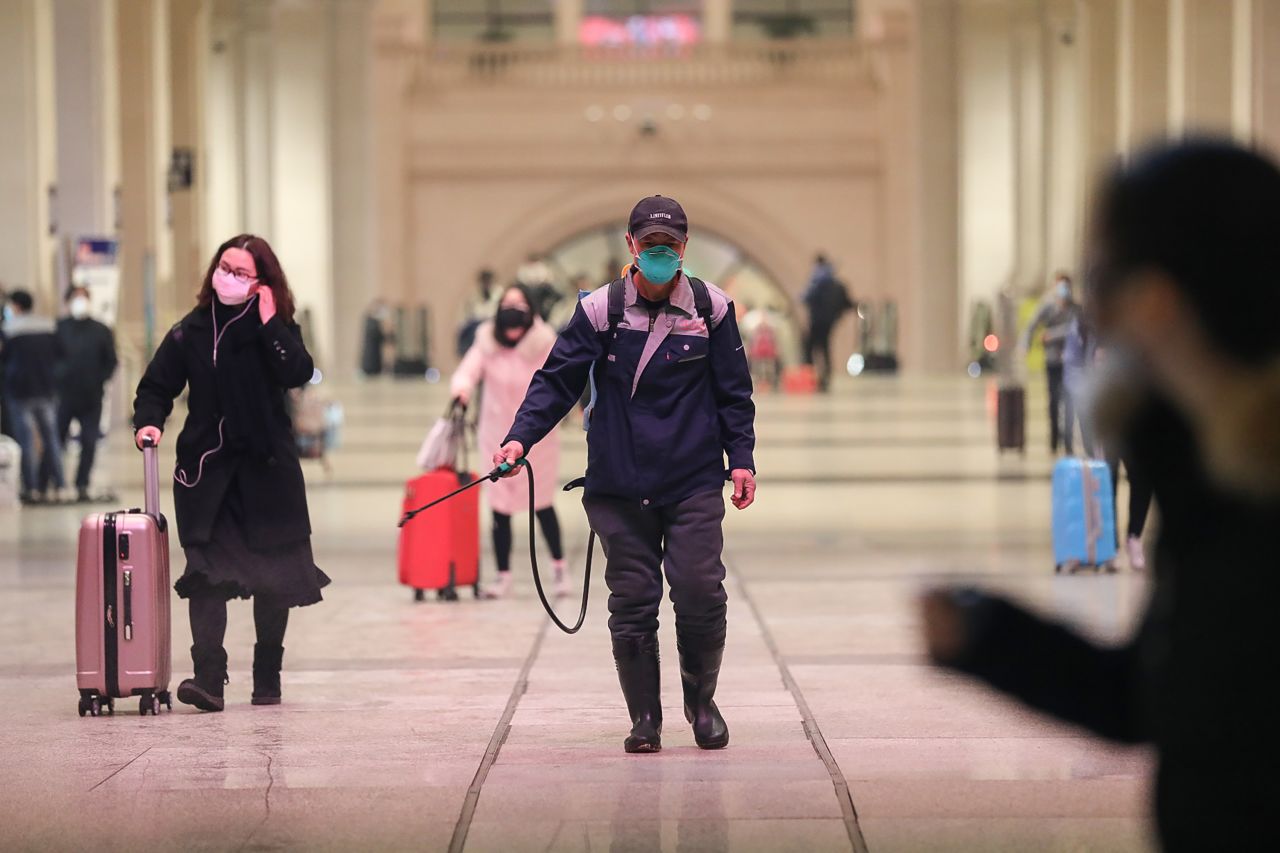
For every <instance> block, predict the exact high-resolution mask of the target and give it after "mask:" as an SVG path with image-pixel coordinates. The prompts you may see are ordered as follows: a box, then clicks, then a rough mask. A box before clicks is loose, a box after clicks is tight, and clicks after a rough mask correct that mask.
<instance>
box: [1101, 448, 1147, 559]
mask: <svg viewBox="0 0 1280 853" xmlns="http://www.w3.org/2000/svg"><path fill="white" fill-rule="evenodd" d="M1122 462H1123V463H1124V470H1125V473H1126V474H1127V475H1128V476H1129V525H1128V526H1129V535H1130V536H1133V537H1138V538H1141V536H1142V531H1143V529H1144V528H1145V527H1146V526H1147V513H1148V512H1150V510H1151V498H1152V491H1151V483H1150V482H1149V481H1148V480H1147V478H1146V476H1145V475H1144V474H1143V473H1142V470H1141V468H1139V469H1137V470H1135V469H1134V468H1133V466H1132V465H1130V464H1129V460H1128V459H1127V458H1125V457H1124V456H1122V455H1120V454H1119V453H1114V452H1109V453H1107V467H1108V468H1110V469H1111V502H1112V504H1114V503H1115V499H1116V489H1117V487H1118V486H1119V483H1120V463H1122ZM1117 512H1119V508H1118V507H1117ZM1116 538H1117V539H1119V538H1120V525H1119V523H1118V522H1117V524H1116Z"/></svg>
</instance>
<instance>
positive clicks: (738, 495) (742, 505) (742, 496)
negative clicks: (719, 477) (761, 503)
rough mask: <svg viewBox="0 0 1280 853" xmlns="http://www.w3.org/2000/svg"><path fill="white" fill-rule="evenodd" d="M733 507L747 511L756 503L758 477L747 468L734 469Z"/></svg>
mask: <svg viewBox="0 0 1280 853" xmlns="http://www.w3.org/2000/svg"><path fill="white" fill-rule="evenodd" d="M732 476H733V498H732V500H733V505H734V506H736V507H737V508H738V509H746V508H747V507H749V506H751V505H752V504H753V503H755V502H756V475H755V474H752V473H751V472H750V471H748V470H747V469H746V468H734V469H733V475H732Z"/></svg>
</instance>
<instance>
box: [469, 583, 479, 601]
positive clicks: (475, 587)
mask: <svg viewBox="0 0 1280 853" xmlns="http://www.w3.org/2000/svg"><path fill="white" fill-rule="evenodd" d="M471 594H472V595H473V596H475V597H476V598H479V597H480V584H478V583H477V584H472V585H471Z"/></svg>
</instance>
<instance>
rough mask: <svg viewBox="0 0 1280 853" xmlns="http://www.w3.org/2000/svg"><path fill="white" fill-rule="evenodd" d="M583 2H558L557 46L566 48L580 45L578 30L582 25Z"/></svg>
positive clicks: (569, 0) (557, 0)
mask: <svg viewBox="0 0 1280 853" xmlns="http://www.w3.org/2000/svg"><path fill="white" fill-rule="evenodd" d="M584 9H585V4H584V3H583V0H556V4H555V21H556V44H560V45H564V46H566V47H569V46H573V45H576V44H577V43H578V28H579V27H580V26H581V25H582V13H583V10H584Z"/></svg>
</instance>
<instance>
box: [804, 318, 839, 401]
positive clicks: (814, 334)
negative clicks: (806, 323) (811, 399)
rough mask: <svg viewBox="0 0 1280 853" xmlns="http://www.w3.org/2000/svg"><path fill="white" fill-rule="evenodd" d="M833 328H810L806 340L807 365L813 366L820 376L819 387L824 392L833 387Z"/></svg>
mask: <svg viewBox="0 0 1280 853" xmlns="http://www.w3.org/2000/svg"><path fill="white" fill-rule="evenodd" d="M832 331H833V327H831V326H824V325H818V326H810V328H809V336H808V338H807V339H806V340H805V363H806V364H812V365H813V367H814V370H815V371H816V372H817V374H818V387H820V388H822V389H823V390H824V391H825V390H826V389H827V388H828V387H829V386H830V385H831V332H832Z"/></svg>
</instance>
